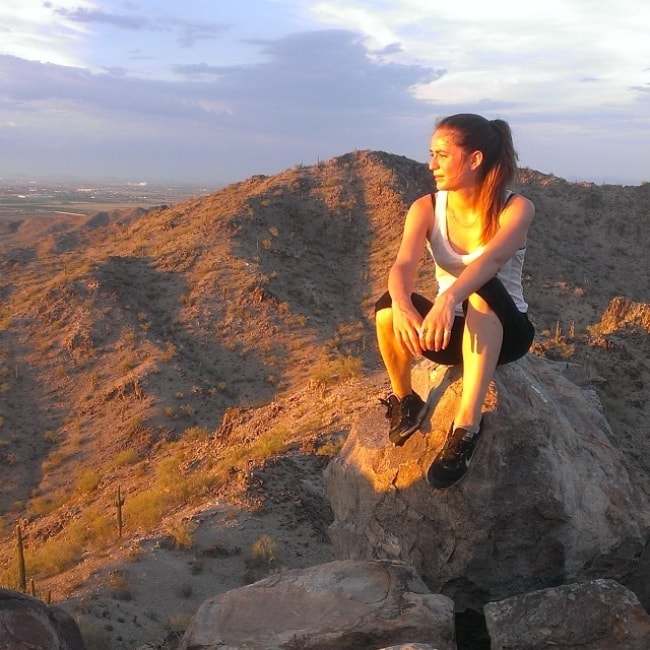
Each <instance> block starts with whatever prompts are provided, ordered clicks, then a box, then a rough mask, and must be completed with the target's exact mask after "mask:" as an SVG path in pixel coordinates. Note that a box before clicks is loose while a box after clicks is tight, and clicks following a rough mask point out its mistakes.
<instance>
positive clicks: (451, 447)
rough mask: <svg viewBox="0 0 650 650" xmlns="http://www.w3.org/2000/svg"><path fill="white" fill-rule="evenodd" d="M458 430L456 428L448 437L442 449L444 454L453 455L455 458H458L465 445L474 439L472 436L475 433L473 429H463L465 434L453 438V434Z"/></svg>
mask: <svg viewBox="0 0 650 650" xmlns="http://www.w3.org/2000/svg"><path fill="white" fill-rule="evenodd" d="M456 431H458V429H456V430H455V431H454V432H453V433H452V434H451V436H450V437H449V441H448V442H447V444H446V445H445V449H444V451H443V454H444V455H445V456H451V455H453V456H454V457H455V458H458V456H460V455H461V454H462V453H463V452H464V451H465V447H466V446H467V445H468V444H469V443H470V442H472V440H473V439H474V436H475V435H476V433H474V432H473V431H465V434H464V435H463V436H462V437H461V438H457V439H455V438H454V434H455V433H456Z"/></svg>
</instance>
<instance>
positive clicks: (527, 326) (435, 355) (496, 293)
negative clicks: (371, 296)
mask: <svg viewBox="0 0 650 650" xmlns="http://www.w3.org/2000/svg"><path fill="white" fill-rule="evenodd" d="M476 293H477V294H478V295H479V296H481V298H483V300H485V302H486V303H487V304H488V305H489V306H490V309H492V311H493V312H494V313H495V314H496V315H497V317H498V319H499V320H500V321H501V325H503V343H502V344H501V353H500V354H499V361H498V365H502V364H504V363H510V362H511V361H516V360H517V359H520V358H521V357H523V356H524V354H526V352H528V350H529V349H530V346H531V345H532V343H533V338H534V337H535V328H534V326H533V324H532V323H531V322H530V321H529V320H528V315H527V314H525V313H523V312H520V311H519V310H518V309H517V305H515V301H514V300H513V299H512V296H511V295H510V294H509V293H508V292H507V291H506V288H505V287H504V286H503V283H502V282H501V280H499V279H498V278H492V279H491V280H489V281H488V282H486V283H485V284H484V285H483V286H482V287H481V288H480V289H479V290H478V291H477V292H476ZM411 300H412V302H413V306H414V307H415V308H416V309H417V310H418V312H419V313H420V315H421V316H422V317H424V316H426V314H427V313H428V312H429V310H430V309H431V307H433V303H432V302H431V301H430V300H429V299H428V298H425V297H424V296H421V295H420V294H419V293H414V294H411ZM392 304H393V301H392V299H391V297H390V294H389V293H388V291H387V292H386V293H385V294H384V295H383V296H382V297H381V298H380V299H379V300H378V301H377V303H376V304H375V313H376V312H378V311H379V310H380V309H386V308H388V307H391V306H392ZM463 313H467V301H465V302H464V303H463ZM464 329H465V317H464V316H458V315H457V316H456V317H455V318H454V324H453V326H452V328H451V337H450V340H449V345H448V346H447V348H446V349H444V350H440V351H439V352H434V351H433V350H426V351H425V352H423V356H425V357H426V358H427V359H431V361H435V362H436V363H440V364H442V365H445V366H456V365H459V364H462V362H463V350H462V345H463V330H464Z"/></svg>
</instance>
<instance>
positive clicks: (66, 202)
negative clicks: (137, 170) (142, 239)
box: [0, 179, 219, 219]
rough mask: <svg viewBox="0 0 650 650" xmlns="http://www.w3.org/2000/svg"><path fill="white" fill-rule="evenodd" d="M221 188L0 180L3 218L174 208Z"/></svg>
mask: <svg viewBox="0 0 650 650" xmlns="http://www.w3.org/2000/svg"><path fill="white" fill-rule="evenodd" d="M217 189H219V188H218V187H206V186H203V185H183V184H178V185H169V184H155V183H144V182H136V183H92V184H89V183H87V182H81V183H79V182H74V181H65V182H62V181H44V182H41V181H32V180H8V179H0V218H5V219H6V218H9V219H23V218H26V217H46V216H52V215H54V214H83V215H89V214H94V213H95V212H100V211H103V210H114V209H119V208H122V207H129V206H141V207H144V208H148V207H152V206H158V205H173V204H176V203H180V202H182V201H185V200H187V199H189V198H192V197H198V196H203V195H205V194H210V193H212V192H215V191H216V190H217Z"/></svg>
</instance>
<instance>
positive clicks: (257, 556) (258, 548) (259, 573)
mask: <svg viewBox="0 0 650 650" xmlns="http://www.w3.org/2000/svg"><path fill="white" fill-rule="evenodd" d="M277 551H278V545H277V544H276V542H275V541H274V540H273V538H272V537H270V536H269V535H262V536H261V537H260V538H259V539H258V540H257V541H255V542H254V543H253V545H252V546H251V550H250V552H249V553H248V555H247V556H246V559H245V565H246V568H247V571H246V573H245V575H244V581H245V582H247V583H251V582H256V581H257V580H260V579H262V578H263V577H264V576H266V575H268V574H269V573H273V572H275V571H277V570H278V569H279V561H278V553H277Z"/></svg>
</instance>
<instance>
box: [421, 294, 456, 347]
mask: <svg viewBox="0 0 650 650" xmlns="http://www.w3.org/2000/svg"><path fill="white" fill-rule="evenodd" d="M455 307H456V304H455V302H454V300H453V298H452V297H450V296H449V295H448V294H446V293H442V294H440V295H439V296H438V297H437V298H436V301H435V302H434V303H433V307H432V308H431V310H430V311H429V313H428V314H427V315H426V316H425V317H424V320H423V321H422V324H421V325H420V328H419V332H418V338H419V344H420V348H421V349H422V350H433V351H434V352H440V350H445V349H446V348H447V346H448V345H449V341H450V340H451V328H452V325H453V324H454V310H455ZM420 354H421V352H420Z"/></svg>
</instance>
